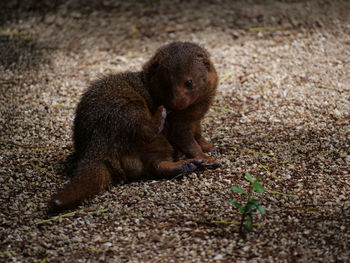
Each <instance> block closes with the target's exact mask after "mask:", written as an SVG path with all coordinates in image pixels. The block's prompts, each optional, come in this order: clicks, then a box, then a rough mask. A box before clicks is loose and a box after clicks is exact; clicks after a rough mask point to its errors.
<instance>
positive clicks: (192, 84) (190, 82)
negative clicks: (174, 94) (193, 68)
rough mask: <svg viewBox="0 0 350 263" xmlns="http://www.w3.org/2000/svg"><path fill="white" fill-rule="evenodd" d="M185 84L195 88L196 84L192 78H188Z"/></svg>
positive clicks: (189, 87) (187, 86)
mask: <svg viewBox="0 0 350 263" xmlns="http://www.w3.org/2000/svg"><path fill="white" fill-rule="evenodd" d="M185 86H186V88H188V89H194V88H195V87H196V85H195V84H194V83H193V81H192V79H189V80H186V82H185Z"/></svg>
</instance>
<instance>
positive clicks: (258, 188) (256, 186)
mask: <svg viewBox="0 0 350 263" xmlns="http://www.w3.org/2000/svg"><path fill="white" fill-rule="evenodd" d="M253 189H254V190H255V191H257V192H258V193H259V194H263V193H264V187H263V186H262V185H261V184H259V183H258V182H257V181H255V182H254V184H253Z"/></svg>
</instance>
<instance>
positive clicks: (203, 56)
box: [197, 52, 211, 71]
mask: <svg viewBox="0 0 350 263" xmlns="http://www.w3.org/2000/svg"><path fill="white" fill-rule="evenodd" d="M197 57H198V58H199V60H200V61H201V62H202V63H203V64H204V66H205V67H206V68H207V70H208V71H209V70H210V69H211V62H210V59H209V57H208V54H206V53H202V52H201V53H198V54H197Z"/></svg>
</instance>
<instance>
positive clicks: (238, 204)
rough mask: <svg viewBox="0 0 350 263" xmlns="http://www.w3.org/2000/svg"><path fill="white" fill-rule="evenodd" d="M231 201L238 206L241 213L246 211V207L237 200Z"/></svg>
mask: <svg viewBox="0 0 350 263" xmlns="http://www.w3.org/2000/svg"><path fill="white" fill-rule="evenodd" d="M231 203H232V204H233V205H234V206H235V207H237V208H238V210H239V211H240V212H241V213H244V207H243V206H242V205H241V204H240V203H238V202H236V201H235V200H231Z"/></svg>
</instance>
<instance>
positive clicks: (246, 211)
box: [231, 173, 265, 236]
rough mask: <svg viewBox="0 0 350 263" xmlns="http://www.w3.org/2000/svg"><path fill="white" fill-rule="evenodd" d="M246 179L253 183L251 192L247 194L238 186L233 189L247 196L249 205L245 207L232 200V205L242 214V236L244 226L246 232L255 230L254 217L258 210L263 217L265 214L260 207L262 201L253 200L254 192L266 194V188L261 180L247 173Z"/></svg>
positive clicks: (240, 231) (240, 228)
mask: <svg viewBox="0 0 350 263" xmlns="http://www.w3.org/2000/svg"><path fill="white" fill-rule="evenodd" d="M245 177H246V178H247V180H248V181H249V182H250V183H251V187H250V189H249V192H246V191H244V190H243V189H241V188H239V187H237V186H232V187H231V189H232V191H234V192H237V193H240V194H244V195H246V196H247V203H246V205H244V206H243V205H242V204H241V203H238V202H237V201H236V200H231V203H232V205H234V206H235V207H237V208H238V210H239V211H240V212H241V214H242V217H241V223H240V227H239V233H240V234H241V235H242V236H244V229H243V226H244V225H245V229H246V230H251V229H252V228H253V216H254V214H255V213H256V210H258V211H259V212H260V214H262V215H264V214H265V209H264V208H263V207H262V206H261V205H260V200H258V199H254V198H253V194H254V192H257V193H259V194H263V193H264V187H263V186H262V185H261V184H260V183H259V180H260V178H256V179H254V178H253V177H252V176H251V174H250V173H246V174H245Z"/></svg>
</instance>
